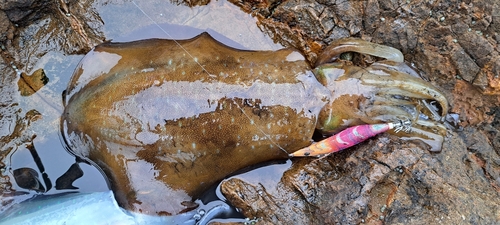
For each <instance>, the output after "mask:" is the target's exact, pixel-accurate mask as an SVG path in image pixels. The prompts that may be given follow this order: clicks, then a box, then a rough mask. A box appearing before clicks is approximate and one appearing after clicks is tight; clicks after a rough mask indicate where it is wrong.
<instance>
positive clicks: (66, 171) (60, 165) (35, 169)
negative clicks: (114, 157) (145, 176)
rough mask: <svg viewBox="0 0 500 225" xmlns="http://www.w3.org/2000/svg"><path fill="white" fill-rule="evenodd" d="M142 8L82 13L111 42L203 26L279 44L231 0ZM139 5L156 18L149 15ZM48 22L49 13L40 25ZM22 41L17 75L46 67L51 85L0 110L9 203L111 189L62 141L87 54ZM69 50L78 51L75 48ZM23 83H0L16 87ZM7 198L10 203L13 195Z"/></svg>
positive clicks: (248, 45)
mask: <svg viewBox="0 0 500 225" xmlns="http://www.w3.org/2000/svg"><path fill="white" fill-rule="evenodd" d="M139 7H140V8H141V9H138V8H137V7H136V6H134V5H133V4H132V3H131V2H108V1H94V2H93V3H92V8H93V9H94V10H95V12H93V11H92V10H89V12H87V13H88V14H87V15H83V17H80V18H93V19H90V20H88V21H84V23H85V22H87V23H88V24H90V27H94V28H95V29H96V33H99V32H100V31H101V30H102V32H103V33H104V36H105V39H106V40H114V41H130V40H137V39H145V38H175V39H185V38H190V37H193V36H195V35H197V34H199V33H201V32H202V31H208V32H209V33H210V34H211V35H212V36H214V37H216V38H217V39H218V40H219V41H221V42H223V43H225V44H227V45H229V46H232V47H236V48H241V49H255V50H262V49H268V50H276V49H279V48H281V46H279V45H276V44H274V43H273V42H272V40H271V39H269V38H268V37H266V36H265V35H264V34H262V33H261V31H260V30H259V28H258V27H257V25H256V24H255V21H256V20H255V19H253V18H252V17H251V16H250V15H248V14H245V13H243V12H241V11H240V10H239V9H238V8H237V7H236V6H234V5H232V4H230V3H228V2H227V1H214V2H212V3H210V4H209V5H208V6H201V7H193V8H189V7H186V6H177V5H173V4H171V3H168V2H165V1H159V0H149V1H141V2H140V3H139ZM141 10H143V11H144V12H145V13H146V14H147V15H148V16H149V17H151V18H148V16H145V15H144V13H143V12H142V11H141ZM72 13H74V14H77V13H78V12H76V11H75V12H72ZM94 13H97V14H98V15H99V16H100V17H101V19H102V21H101V22H102V23H103V24H102V26H101V25H100V24H98V23H96V21H97V20H95V18H94V16H93V15H91V14H94ZM50 22H51V21H50V18H49V19H47V20H46V21H45V22H43V23H40V24H44V23H50ZM155 23H158V24H161V25H156V24H155ZM40 24H38V25H37V26H32V27H29V29H24V30H21V31H20V32H21V33H22V34H23V36H25V37H32V36H34V34H37V33H39V32H44V31H43V30H40V28H41V27H43V26H41V25H40ZM68 29H69V28H68ZM30 32H31V33H30ZM45 32H47V31H45ZM52 32H55V30H53V31H52ZM57 36H58V34H57V32H56V33H48V34H45V36H44V38H43V39H44V40H48V41H47V42H46V43H49V42H50V39H51V37H57ZM22 42H23V43H21V44H19V43H18V45H17V46H20V47H19V48H20V49H18V51H17V52H16V53H13V54H14V56H15V58H16V60H17V61H18V63H21V64H23V67H22V68H21V69H20V70H19V71H15V72H16V73H20V72H25V73H26V74H32V73H33V72H35V71H41V70H43V71H44V75H45V76H46V77H47V78H48V80H49V82H47V83H46V84H45V86H43V87H40V88H39V90H37V91H36V93H34V94H33V93H31V94H30V95H29V96H28V95H24V94H23V93H21V92H13V95H10V93H9V97H11V98H12V99H9V100H8V101H7V100H6V102H12V103H9V105H6V107H5V108H2V109H1V110H2V111H1V114H2V116H1V117H0V120H1V123H2V125H1V126H0V129H1V131H0V137H1V141H2V143H1V145H2V147H1V148H0V151H2V157H1V158H2V159H3V160H2V163H3V164H5V166H4V167H3V168H2V175H3V176H7V177H9V178H10V181H11V185H12V187H11V190H12V192H10V191H8V192H7V191H6V192H4V193H2V195H4V196H7V194H8V195H9V196H10V197H9V199H10V200H12V199H14V201H13V202H10V203H9V205H12V204H13V203H15V202H20V201H22V200H24V199H26V198H30V197H31V196H33V195H37V194H39V193H44V194H56V193H61V192H67V191H70V190H77V191H79V192H100V191H105V190H108V185H107V182H106V180H105V179H104V178H103V176H102V175H101V173H100V171H98V170H97V169H96V168H94V167H93V166H91V165H88V164H82V163H78V162H77V159H75V157H73V156H72V155H70V154H68V153H67V151H66V149H64V147H63V146H62V145H61V143H60V140H59V139H60V138H59V134H58V131H59V116H60V114H61V112H62V109H63V106H62V104H61V102H62V100H61V93H62V92H63V91H64V89H65V88H66V85H67V83H68V82H69V78H70V77H71V74H72V73H73V69H74V68H75V67H76V65H77V63H78V61H79V60H80V59H81V58H82V57H83V56H82V55H66V54H64V53H63V52H65V50H64V48H68V46H67V45H66V43H62V42H60V43H56V44H54V43H53V42H51V44H44V43H45V42H43V41H40V40H37V38H32V39H29V38H25V39H22ZM66 50H68V51H67V52H74V50H73V49H71V50H69V49H66ZM1 70H2V71H1V72H2V73H6V74H7V73H8V74H11V73H12V70H11V68H9V67H2V68H1ZM18 80H19V79H16V80H14V81H12V82H10V81H9V82H7V83H3V84H2V85H5V86H8V87H13V88H14V87H15V88H17V83H18ZM2 81H4V80H2ZM2 90H4V89H2ZM5 93H6V92H4V93H1V94H2V95H3V94H5ZM3 100H4V98H2V101H3ZM2 107H4V106H2ZM9 107H10V108H9ZM16 110H17V111H16ZM28 112H38V113H39V114H40V116H41V117H40V118H37V119H33V120H32V119H31V117H30V116H29V115H28V114H29V113H28ZM7 115H10V117H9V116H7ZM16 115H17V118H16ZM24 115H26V116H24ZM23 116H24V117H23ZM16 124H18V125H19V124H21V125H19V126H20V127H22V128H23V129H20V130H19V129H18V130H16V129H17V128H16V127H17V126H16ZM16 132H19V133H16ZM2 181H3V180H2ZM19 194H22V195H19ZM2 201H7V198H4V199H3V200H2ZM4 209H5V207H3V208H2V209H0V212H1V211H3V210H4Z"/></svg>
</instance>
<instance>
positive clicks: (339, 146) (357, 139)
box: [290, 123, 395, 157]
mask: <svg viewBox="0 0 500 225" xmlns="http://www.w3.org/2000/svg"><path fill="white" fill-rule="evenodd" d="M394 126H395V125H394V124H393V123H383V124H365V125H358V126H353V127H349V128H347V129H345V130H343V131H341V132H339V133H337V134H335V135H333V136H331V137H329V138H327V139H324V140H322V141H320V142H316V143H314V144H312V145H310V146H309V147H306V148H303V149H300V150H298V151H296V152H294V153H292V154H290V156H291V157H300V156H321V155H325V154H331V153H334V152H338V151H341V150H344V149H346V148H349V147H352V146H354V145H356V144H359V143H361V142H363V141H365V140H366V139H368V138H371V137H373V136H375V135H377V134H380V133H383V132H386V131H388V130H390V129H392V128H394Z"/></svg>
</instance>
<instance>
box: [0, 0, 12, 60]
mask: <svg viewBox="0 0 500 225" xmlns="http://www.w3.org/2000/svg"><path fill="white" fill-rule="evenodd" d="M12 38H14V25H13V24H12V23H11V22H10V20H9V18H8V17H7V14H5V12H4V11H1V10H0V42H4V41H6V40H7V39H9V40H10V39H12ZM3 48H5V46H4V47H3ZM2 50H3V49H2Z"/></svg>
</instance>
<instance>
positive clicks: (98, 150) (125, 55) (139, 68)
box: [62, 33, 365, 215]
mask: <svg viewBox="0 0 500 225" xmlns="http://www.w3.org/2000/svg"><path fill="white" fill-rule="evenodd" d="M178 42H179V44H180V45H179V44H177V43H175V42H174V41H172V40H159V39H151V40H145V41H136V42H130V43H105V44H102V45H99V46H97V47H96V48H95V49H94V50H93V51H92V52H90V53H89V54H88V55H87V56H86V57H85V58H84V59H83V60H82V62H81V63H80V65H79V67H78V68H77V69H76V71H75V74H74V75H73V78H72V80H71V82H70V84H69V86H68V89H67V94H66V96H65V101H66V108H65V111H64V114H63V117H62V126H63V133H64V136H65V139H66V141H67V143H68V145H69V147H70V148H71V149H72V152H73V153H74V154H75V155H77V156H80V157H83V158H86V159H89V160H91V161H93V162H95V163H96V164H97V165H98V166H99V167H100V168H101V169H102V170H103V171H104V173H105V174H106V175H107V176H108V178H109V179H110V183H111V188H112V190H113V191H114V193H115V196H116V198H117V201H118V202H119V204H120V205H121V206H122V207H124V208H125V209H128V210H132V211H136V212H142V213H146V214H152V215H155V214H157V215H175V214H178V213H182V212H185V211H188V210H191V209H193V208H194V207H196V205H195V204H194V203H192V202H191V201H192V200H193V198H196V197H198V196H200V194H201V193H203V192H204V191H205V190H206V189H207V188H208V187H210V186H212V185H214V184H215V183H216V182H219V181H220V180H221V179H223V178H224V177H226V176H228V175H229V174H231V173H234V172H236V171H237V170H240V169H242V168H245V167H247V166H250V165H254V164H257V163H260V162H265V161H269V160H272V159H284V158H287V157H288V153H291V152H293V151H296V150H298V149H300V148H303V147H305V146H307V145H309V144H310V143H311V137H312V134H313V132H314V130H315V129H316V128H317V118H318V115H319V114H320V112H321V111H322V110H323V113H322V114H325V113H326V114H329V113H334V112H332V110H330V108H327V107H326V108H324V107H325V105H327V104H329V102H330V101H331V96H332V95H331V92H332V90H329V89H328V88H326V87H325V86H323V85H327V84H328V81H324V82H322V83H323V85H322V84H320V83H319V82H318V81H317V80H316V78H315V77H314V75H313V74H312V72H311V68H310V66H309V64H308V63H307V62H306V61H305V60H304V58H303V57H302V56H301V55H300V53H298V52H296V51H295V50H293V49H283V50H279V51H273V52H271V51H242V50H237V49H233V48H230V47H227V46H225V45H223V44H221V43H219V42H217V41H215V40H214V39H213V38H212V37H210V36H209V35H208V34H206V33H203V34H201V35H199V36H197V37H195V38H193V39H190V40H183V41H178ZM180 46H182V48H183V49H182V48H181V47H180ZM188 53H189V54H191V55H192V56H190V55H189V54H188ZM353 98H359V96H358V97H356V96H354V97H353ZM362 99H365V98H364V97H363V98H362ZM342 101H345V100H342ZM360 101H361V100H360ZM331 105H333V104H331ZM343 110H344V111H345V110H346V109H343ZM352 110H360V109H359V108H355V109H354V108H353V109H352ZM350 116H352V115H351V114H350ZM339 121H342V119H339Z"/></svg>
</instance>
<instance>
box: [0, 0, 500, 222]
mask: <svg viewBox="0 0 500 225" xmlns="http://www.w3.org/2000/svg"><path fill="white" fill-rule="evenodd" d="M205 2H206V1H201V2H200V4H202V3H205ZM233 2H234V4H236V5H238V6H240V7H241V8H242V10H244V11H246V12H248V13H251V14H252V15H253V16H255V17H257V18H258V21H259V26H260V28H261V29H262V30H263V31H264V32H266V33H267V34H268V35H270V36H271V37H273V39H274V40H275V41H277V42H279V43H281V44H283V45H285V46H290V47H295V48H298V49H300V50H301V51H303V52H304V53H305V55H306V56H307V57H308V59H309V60H310V61H312V62H314V60H315V59H316V57H317V55H318V53H319V52H320V51H321V50H322V49H323V48H324V47H325V46H327V45H328V44H329V43H330V42H331V41H332V40H335V39H337V38H341V37H348V36H351V37H360V38H363V39H365V40H369V41H372V42H376V43H381V44H386V45H389V46H392V47H395V48H398V49H400V50H401V51H402V52H403V53H404V55H405V59H406V61H407V63H408V64H410V65H412V66H414V67H415V68H417V70H418V71H419V72H420V73H421V75H422V77H423V78H424V79H426V80H428V81H430V82H431V83H433V84H435V85H436V86H437V87H439V88H440V89H441V90H442V91H443V92H444V93H445V94H446V95H447V97H448V99H449V100H450V103H451V105H452V109H451V112H452V113H456V114H458V115H459V117H460V121H461V123H460V126H461V128H460V129H457V130H450V131H449V132H448V136H447V138H446V141H445V144H444V147H443V150H442V151H441V152H439V153H431V152H429V151H427V150H426V147H425V146H422V145H420V144H418V143H413V142H411V143H410V142H404V141H402V140H399V139H398V138H395V137H393V136H390V135H388V134H385V135H381V136H379V137H377V138H374V139H372V140H370V141H368V142H367V143H364V144H362V145H359V146H357V147H355V148H352V149H349V150H347V151H345V152H343V153H340V154H336V155H332V156H329V157H326V158H323V159H320V160H316V159H307V158H306V159H294V160H293V164H292V167H291V168H290V169H289V170H287V171H286V172H285V173H284V174H283V176H282V178H281V180H280V182H279V183H278V185H276V187H275V188H274V189H273V190H270V189H267V188H264V187H263V186H262V185H261V184H260V183H261V182H265V181H264V180H265V177H263V178H262V181H255V182H252V183H248V182H246V181H243V180H241V179H238V178H232V179H229V180H227V181H225V182H223V184H222V192H223V193H224V194H225V195H226V197H227V199H228V200H229V201H230V202H231V203H232V204H233V205H234V206H236V207H238V208H240V209H242V212H243V214H244V215H245V216H247V217H249V218H258V221H259V223H262V224H292V223H293V224H297V223H302V224H355V223H370V224H383V223H388V224H408V223H411V224H435V223H444V224H498V223H500V200H499V199H500V56H499V51H500V49H499V47H498V43H499V42H500V4H499V3H498V2H497V1H495V0H486V1H480V0H470V1H422V0H413V1H402V0H400V1H397V0H387V1H377V0H363V1H345V0H342V1H323V0H317V1H313V0H289V1H273V0H269V1H259V0H252V1H234V0H233ZM189 4H190V5H196V4H198V3H197V2H196V1H189ZM90 5H91V3H89V2H84V3H78V4H76V3H74V2H73V1H70V3H67V2H65V1H15V0H11V1H9V0H7V1H2V2H0V44H1V56H2V57H1V58H0V62H1V63H0V74H1V77H0V79H1V83H0V84H1V85H0V92H1V94H0V143H2V145H1V146H0V151H1V152H0V153H1V154H0V159H2V161H3V160H5V156H6V155H7V153H8V152H9V151H10V150H11V149H13V148H15V147H16V146H18V145H20V144H21V143H28V142H29V141H30V138H33V137H32V136H31V134H27V133H23V130H24V129H25V127H27V126H29V124H30V122H31V121H34V120H36V118H37V116H36V112H32V111H29V112H25V111H22V110H21V109H20V107H19V105H18V104H17V103H16V102H17V100H16V99H15V98H14V97H12V96H15V95H14V93H15V92H17V91H18V90H17V87H16V86H12V85H10V84H14V83H15V81H16V80H18V79H19V75H18V74H17V73H16V71H15V69H16V68H25V67H29V66H30V65H28V63H27V61H28V58H29V59H31V61H33V58H35V59H36V58H37V57H41V56H42V55H43V54H44V52H47V51H48V50H53V49H58V50H61V51H63V52H65V53H66V54H77V53H85V52H86V51H88V50H89V49H90V48H91V47H93V46H94V45H96V44H98V43H100V42H102V41H103V40H104V37H103V34H102V31H101V30H100V25H101V24H102V21H100V18H99V15H96V14H95V13H94V12H93V11H92V10H88V7H89V6H90ZM28 45H36V46H38V47H37V50H36V51H34V52H29V53H27V52H25V51H24V49H25V47H26V46H28ZM35 61H36V60H35ZM31 66H32V65H31ZM0 167H2V169H3V166H2V164H0ZM0 184H1V186H0V187H1V188H2V190H4V192H6V191H9V190H10V188H11V187H10V186H9V180H8V177H5V176H3V177H1V178H0ZM4 204H5V203H4Z"/></svg>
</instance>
